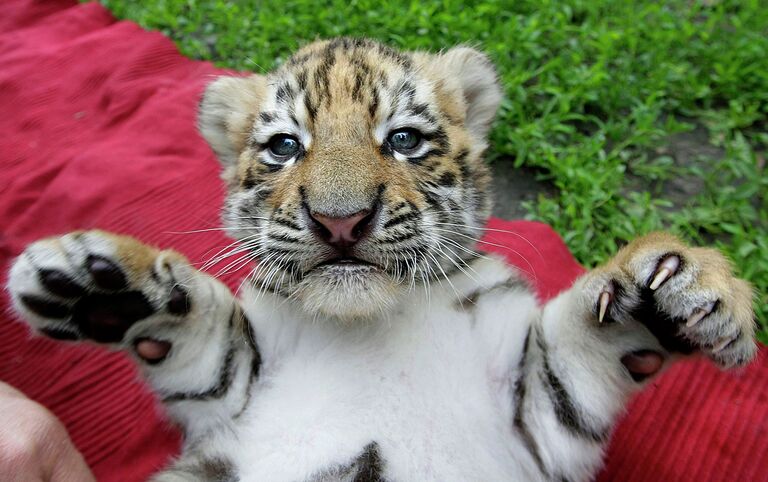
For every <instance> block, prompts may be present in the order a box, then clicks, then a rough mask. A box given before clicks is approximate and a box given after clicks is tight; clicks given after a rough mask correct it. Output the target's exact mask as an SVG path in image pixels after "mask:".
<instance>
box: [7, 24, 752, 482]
mask: <svg viewBox="0 0 768 482" xmlns="http://www.w3.org/2000/svg"><path fill="white" fill-rule="evenodd" d="M501 97H502V95H501V88H500V85H499V81H498V78H497V76H496V73H495V71H494V67H493V66H492V64H491V62H490V61H489V59H488V58H487V57H486V56H485V55H483V54H482V53H480V52H478V51H476V50H474V49H471V48H467V47H457V48H452V49H450V50H446V51H444V52H441V53H439V54H430V53H425V52H399V51H396V50H393V49H392V48H389V47H387V46H385V45H382V44H380V43H377V42H374V41H371V40H363V39H348V38H341V39H335V40H328V41H319V42H316V43H312V44H311V45H308V46H306V47H304V48H302V49H301V50H299V51H298V52H297V53H296V54H295V55H294V56H293V57H291V58H290V59H289V60H288V61H286V62H285V63H284V64H283V65H281V66H280V67H279V68H277V69H276V70H274V71H273V72H271V73H269V74H266V75H251V76H249V77H222V78H219V79H218V80H216V81H214V82H213V83H212V84H210V85H209V86H208V87H207V89H206V91H205V94H204V96H203V99H202V102H201V104H200V114H199V126H200V130H201V132H202V135H203V136H204V137H205V139H206V140H207V141H208V142H209V143H210V145H211V147H212V148H213V150H214V151H215V152H216V154H217V155H218V157H219V159H220V160H221V162H222V164H223V177H224V179H225V181H226V183H227V186H228V197H227V201H226V205H225V207H224V213H223V219H224V222H225V225H226V228H227V229H228V232H229V233H230V234H231V236H232V237H234V238H235V239H237V240H239V241H240V248H239V249H241V250H243V252H247V253H248V256H250V257H251V258H253V259H256V260H258V265H257V268H255V270H254V271H253V273H252V274H251V276H250V277H249V279H248V283H246V286H245V287H244V289H243V294H242V296H241V298H239V299H237V298H235V297H234V296H233V294H232V293H231V292H230V291H229V289H228V288H226V287H225V286H224V285H223V284H221V283H220V282H219V281H217V280H216V279H214V278H213V277H211V276H209V275H207V274H205V273H203V272H200V271H198V270H196V269H195V268H193V267H192V266H191V265H190V263H189V262H188V261H187V260H186V259H185V258H184V257H183V256H181V255H180V254H178V253H176V252H174V251H168V250H159V249H156V248H154V247H150V246H147V245H145V244H143V243H141V242H140V241H137V240H135V239H132V238H129V237H125V236H119V235H115V234H110V233H107V232H102V231H85V232H74V233H70V234H66V235H64V236H59V237H54V238H49V239H44V240H41V241H38V242H36V243H34V244H32V245H30V246H29V247H28V248H27V249H26V251H24V253H23V254H21V256H20V257H19V258H18V259H17V260H16V261H15V263H14V264H13V266H12V268H11V271H10V278H9V284H8V287H9V290H10V294H11V297H12V299H13V303H14V306H15V309H16V310H17V311H18V313H19V314H20V315H21V316H22V317H23V318H24V319H25V320H26V321H27V322H28V324H29V325H30V327H32V329H33V330H34V331H36V332H38V333H40V334H42V335H44V336H48V337H52V338H56V339H64V340H75V341H78V340H89V341H92V342H97V343H103V344H105V345H108V346H110V347H112V348H117V349H122V350H126V351H127V352H129V353H131V354H132V355H133V356H134V358H135V359H136V363H138V365H139V366H140V367H141V369H142V372H143V374H144V376H145V377H146V380H147V383H148V384H149V385H150V386H151V387H152V388H153V389H154V390H155V392H156V393H157V395H158V397H159V399H160V400H162V402H163V403H164V405H165V408H166V410H167V412H168V413H169V414H170V415H171V416H172V417H173V418H174V420H176V421H177V422H178V424H179V425H180V426H181V427H182V428H183V430H184V432H185V444H184V449H183V453H182V454H181V456H180V457H179V459H178V460H176V461H175V462H173V463H172V464H171V466H170V467H168V468H167V469H166V470H165V471H163V472H161V473H159V474H157V475H156V476H155V477H154V479H153V480H155V481H158V482H159V481H163V482H169V481H201V482H202V481H331V480H334V481H335V480H343V481H426V480H433V481H466V480H478V481H493V480H507V481H509V480H513V481H522V480H524V481H528V480H558V481H560V480H568V481H582V480H583V481H586V480H590V479H591V478H592V477H593V476H594V475H595V473H596V471H598V470H599V468H600V465H601V457H602V453H603V449H604V447H605V444H606V442H607V440H608V438H609V436H610V434H611V429H612V427H613V425H614V423H615V421H616V418H617V415H618V414H620V412H621V411H622V408H623V406H624V404H625V402H626V400H627V398H628V396H629V395H630V394H632V393H633V392H635V391H637V390H639V389H641V388H642V387H643V386H644V384H645V383H647V381H648V380H649V379H650V378H651V377H653V376H654V375H656V374H658V373H659V372H660V371H662V370H663V368H664V367H666V366H667V365H669V364H670V363H672V362H674V361H675V360H677V359H679V358H680V357H682V356H684V355H689V354H693V353H700V354H703V355H704V356H706V357H709V358H710V359H711V360H713V361H714V362H715V363H717V364H718V365H720V366H722V367H732V366H738V365H744V364H746V363H748V362H749V361H750V360H751V359H752V358H753V356H754V355H755V352H756V344H755V341H754V322H753V312H752V291H751V288H750V286H749V285H748V284H747V283H746V282H745V281H742V280H740V279H737V278H735V277H734V276H733V274H732V272H731V269H730V267H729V263H728V262H727V261H726V259H725V258H724V257H723V256H722V255H721V254H720V253H718V252H716V251H713V250H711V249H703V248H693V247H689V246H687V245H685V244H684V243H682V242H681V241H679V240H678V239H676V238H674V237H673V236H670V235H667V234H661V233H657V234H651V235H649V236H646V237H643V238H640V239H638V240H636V241H635V242H633V243H631V244H629V245H628V246H627V247H625V248H624V249H622V250H621V251H619V252H618V254H617V255H616V256H615V257H614V258H613V259H612V260H610V261H609V262H608V263H606V264H605V265H604V266H601V267H599V268H596V269H594V270H592V271H590V272H589V273H587V274H586V275H584V276H582V277H581V278H580V279H578V280H577V281H576V282H575V284H574V285H573V286H572V287H571V288H570V289H569V290H567V291H565V292H564V293H562V294H561V295H560V296H558V297H557V298H555V299H554V300H552V301H550V302H548V303H546V304H545V305H544V306H539V304H538V303H537V301H536V299H535V297H534V295H533V294H532V293H531V290H530V288H529V286H528V284H527V282H526V281H525V279H524V278H523V277H521V275H520V273H518V272H516V271H515V270H514V269H512V268H510V267H509V266H507V265H506V264H505V263H504V262H503V261H501V260H500V259H497V258H495V257H493V256H486V255H481V254H480V253H479V252H478V251H476V249H475V240H476V238H477V237H478V234H479V232H480V231H479V230H480V229H481V228H482V226H483V224H484V223H485V221H486V218H487V217H488V215H489V209H490V204H491V200H490V196H489V189H490V188H489V182H490V178H489V173H488V169H487V168H486V166H485V165H484V163H483V159H482V155H483V152H484V151H485V150H486V148H487V147H488V142H487V139H486V136H487V134H488V130H489V126H490V125H491V123H492V121H493V119H494V115H495V112H496V110H497V107H498V106H499V103H500V101H501Z"/></svg>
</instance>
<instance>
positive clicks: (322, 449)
mask: <svg viewBox="0 0 768 482" xmlns="http://www.w3.org/2000/svg"><path fill="white" fill-rule="evenodd" d="M475 269H476V270H478V271H479V273H478V276H481V277H482V279H483V283H482V285H481V284H479V283H477V282H475V281H474V280H471V279H469V278H467V277H465V278H463V279H461V278H459V279H455V280H454V283H453V286H448V285H447V284H446V285H445V286H442V287H440V286H438V287H433V289H432V290H431V292H430V293H429V298H427V293H426V292H425V291H423V290H420V291H415V292H414V293H413V294H412V296H411V297H409V298H408V299H407V301H405V302H404V303H403V304H402V305H400V306H399V307H398V309H397V311H396V312H395V313H392V314H390V315H389V316H388V317H387V318H384V319H380V320H370V321H368V322H366V323H365V324H360V325H356V326H350V325H346V326H343V325H340V324H338V323H336V322H333V321H329V320H312V319H311V318H309V319H308V318H307V317H304V316H302V315H301V313H300V312H297V311H296V310H295V309H294V308H292V307H291V306H290V305H289V304H287V303H284V301H282V300H274V299H262V300H259V301H257V302H253V303H250V304H248V305H246V306H247V308H246V309H247V310H248V315H249V317H250V319H251V320H252V323H253V324H254V328H255V330H254V331H255V332H256V333H258V344H259V346H260V349H261V351H262V357H263V368H262V372H261V381H260V382H259V387H258V389H257V390H256V393H255V394H254V397H253V399H252V401H251V403H250V405H249V407H248V409H247V411H246V413H245V414H244V415H243V416H242V418H241V419H240V420H239V422H238V424H237V427H233V429H234V430H235V432H236V437H234V438H233V439H232V442H231V443H232V444H233V445H232V448H233V449H235V451H236V452H237V453H238V456H237V457H236V462H237V465H238V466H239V468H240V471H241V472H240V475H241V478H242V479H243V480H304V479H306V478H310V477H312V476H314V475H317V474H318V473H321V472H322V471H323V470H326V469H329V468H332V467H334V466H339V465H343V464H346V463H349V462H350V461H352V460H353V459H354V458H355V457H356V456H357V455H359V454H360V452H361V450H362V449H363V448H364V447H365V446H366V445H368V444H369V443H371V442H375V443H376V444H377V445H378V447H379V450H380V451H381V456H382V458H383V459H384V463H385V469H386V474H387V475H388V476H389V477H391V478H392V479H394V480H501V479H506V480H510V478H512V479H517V480H520V479H530V474H531V473H535V469H531V471H530V472H529V471H528V470H526V468H525V467H526V465H527V464H522V465H521V463H520V460H517V457H515V452H516V451H517V450H516V449H517V448H518V447H519V444H520V442H519V440H518V439H517V438H516V436H515V434H514V431H513V429H512V426H511V418H512V417H511V412H512V410H513V401H512V399H513V396H512V390H511V387H510V382H509V380H510V379H512V378H511V376H510V375H512V374H513V373H512V372H513V371H514V370H515V365H514V360H517V359H518V358H519V354H518V356H515V355H514V353H512V352H515V351H517V352H519V351H520V350H521V348H522V343H523V339H524V337H525V333H526V332H527V328H528V324H529V320H528V317H529V315H530V314H531V312H532V311H533V310H535V309H536V306H535V302H534V300H533V297H532V296H531V295H530V294H528V293H525V292H523V291H514V292H506V293H505V294H503V295H500V296H497V297H495V298H496V299H494V300H482V302H481V303H476V304H473V302H472V300H471V299H470V300H468V301H466V298H467V297H469V298H471V294H472V293H473V292H476V291H477V290H478V289H480V288H483V287H484V286H485V287H487V286H493V285H495V284H498V283H499V282H502V281H504V280H505V279H507V278H509V276H510V275H511V273H510V272H509V271H508V270H507V269H506V268H504V267H503V266H502V265H500V264H499V262H498V261H495V260H493V261H491V260H488V261H485V262H483V263H478V265H477V267H476V268H475ZM460 299H464V300H465V303H464V306H463V307H462V306H461V304H460V303H459V302H458V301H459V300H460ZM491 302H492V303H491ZM491 304H492V305H493V306H492V307H491V306H488V305H491ZM224 438H229V437H224ZM521 452H523V453H525V452H524V451H521Z"/></svg>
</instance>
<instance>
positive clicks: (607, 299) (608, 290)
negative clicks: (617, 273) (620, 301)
mask: <svg viewBox="0 0 768 482" xmlns="http://www.w3.org/2000/svg"><path fill="white" fill-rule="evenodd" d="M611 301H613V283H608V285H607V286H606V287H605V288H604V289H603V291H602V292H601V293H600V298H599V299H598V303H599V312H598V314H597V321H598V323H602V322H603V319H604V318H605V313H606V312H607V311H608V305H610V304H611Z"/></svg>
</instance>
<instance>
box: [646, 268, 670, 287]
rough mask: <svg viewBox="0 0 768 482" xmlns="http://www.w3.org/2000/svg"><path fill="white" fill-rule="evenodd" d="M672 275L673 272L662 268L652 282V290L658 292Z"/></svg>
mask: <svg viewBox="0 0 768 482" xmlns="http://www.w3.org/2000/svg"><path fill="white" fill-rule="evenodd" d="M670 274H672V272H671V271H670V270H669V269H667V268H661V269H660V270H659V272H658V273H656V276H655V277H654V278H653V281H652V282H651V289H652V290H654V291H655V290H656V288H658V287H659V286H661V283H663V282H664V280H666V279H667V278H669V275H670Z"/></svg>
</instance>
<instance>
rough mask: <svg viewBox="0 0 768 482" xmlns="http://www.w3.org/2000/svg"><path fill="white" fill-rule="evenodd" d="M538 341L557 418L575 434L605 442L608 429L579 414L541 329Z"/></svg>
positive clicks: (545, 377) (538, 333) (546, 381)
mask: <svg viewBox="0 0 768 482" xmlns="http://www.w3.org/2000/svg"><path fill="white" fill-rule="evenodd" d="M536 341H537V342H538V345H539V348H540V349H541V351H542V358H543V360H544V380H543V381H544V385H545V386H546V388H547V392H548V393H549V398H550V400H551V401H552V406H553V408H554V410H555V415H556V416H557V420H558V421H559V422H560V424H561V425H562V426H564V427H565V428H566V429H567V430H568V431H569V432H570V433H571V434H573V435H575V436H578V437H580V438H586V439H590V440H592V441H594V442H600V443H602V442H605V441H606V440H607V439H608V430H604V429H595V428H593V427H590V424H588V423H587V422H586V421H585V420H584V419H583V418H582V417H581V415H580V414H579V411H578V410H577V409H576V406H575V404H574V402H573V399H572V398H571V395H570V394H569V393H568V390H567V389H566V388H565V386H564V385H563V382H562V381H561V380H560V378H559V377H558V376H557V374H555V372H554V371H553V370H552V367H551V366H550V364H549V354H548V353H547V346H546V344H545V342H544V336H543V334H542V333H541V331H540V330H537V331H536Z"/></svg>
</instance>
